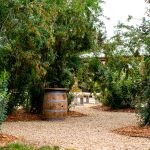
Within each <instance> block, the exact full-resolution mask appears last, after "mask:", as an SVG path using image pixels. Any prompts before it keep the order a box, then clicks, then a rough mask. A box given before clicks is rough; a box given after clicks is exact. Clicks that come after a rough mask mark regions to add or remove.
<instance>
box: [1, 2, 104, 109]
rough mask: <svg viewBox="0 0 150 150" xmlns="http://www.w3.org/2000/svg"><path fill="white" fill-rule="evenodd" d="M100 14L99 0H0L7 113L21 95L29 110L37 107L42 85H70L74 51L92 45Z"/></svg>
mask: <svg viewBox="0 0 150 150" xmlns="http://www.w3.org/2000/svg"><path fill="white" fill-rule="evenodd" d="M81 3H82V5H81ZM101 13H102V10H101V7H100V1H99V0H85V1H82V2H81V1H68V0H64V1H59V0H56V1H49V0H43V1H39V0H34V1H33V0H32V1H30V0H18V1H4V0H2V1H1V2H0V18H1V20H0V30H1V33H0V37H1V41H0V45H1V47H0V50H1V56H2V57H1V59H0V63H1V64H2V65H1V67H0V69H1V70H4V69H6V71H8V72H9V76H10V77H9V83H8V92H9V93H10V99H9V102H8V106H9V107H8V108H9V111H12V108H14V107H15V106H17V105H20V104H23V103H24V102H25V100H26V99H27V98H26V94H25V93H27V94H28V97H30V99H32V100H31V101H32V103H31V104H32V110H33V111H41V103H42V101H41V97H42V89H43V86H44V83H47V82H49V85H50V86H52V87H58V86H59V87H62V86H63V87H70V86H71V85H72V84H73V77H74V74H75V70H76V69H77V68H78V67H79V61H78V60H79V57H78V54H79V53H80V52H83V51H89V50H91V49H93V48H94V47H95V45H96V38H97V24H99V25H101V22H98V21H97V18H98V16H99V15H101ZM73 60H76V62H77V64H76V63H73ZM35 93H36V94H35ZM39 107H40V108H39Z"/></svg>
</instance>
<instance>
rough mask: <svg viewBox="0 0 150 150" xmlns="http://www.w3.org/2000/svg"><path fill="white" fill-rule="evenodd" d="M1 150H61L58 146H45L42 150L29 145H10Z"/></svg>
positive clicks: (0, 148)
mask: <svg viewBox="0 0 150 150" xmlns="http://www.w3.org/2000/svg"><path fill="white" fill-rule="evenodd" d="M0 150H60V148H59V147H58V146H54V147H49V146H43V147H40V148H33V147H32V146H29V145H23V144H18V143H12V144H8V145H7V146H5V147H0Z"/></svg>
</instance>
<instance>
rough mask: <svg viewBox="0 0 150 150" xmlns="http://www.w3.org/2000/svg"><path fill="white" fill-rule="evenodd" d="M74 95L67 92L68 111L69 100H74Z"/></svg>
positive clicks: (69, 106)
mask: <svg viewBox="0 0 150 150" xmlns="http://www.w3.org/2000/svg"><path fill="white" fill-rule="evenodd" d="M74 98H75V95H74V94H73V93H71V92H69V93H67V100H68V111H69V109H70V108H71V102H72V101H73V100H74Z"/></svg>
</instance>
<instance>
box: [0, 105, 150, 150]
mask: <svg viewBox="0 0 150 150" xmlns="http://www.w3.org/2000/svg"><path fill="white" fill-rule="evenodd" d="M73 110H76V111H79V112H82V113H84V114H87V115H88V116H84V117H68V118H67V119H65V120H64V121H31V122H5V123H4V124H3V126H2V131H3V132H4V133H7V134H11V135H15V136H19V137H23V138H24V139H26V140H27V143H29V144H33V145H35V146H43V145H49V146H55V145H57V146H60V147H61V148H62V149H64V148H74V149H76V150H150V139H146V138H137V137H136V138H135V137H128V136H123V135H118V134H116V133H113V132H112V131H111V130H112V129H115V128H120V127H124V126H128V125H135V124H136V116H135V114H134V113H123V112H103V111H98V110H94V109H92V108H89V105H84V106H77V107H76V108H74V109H73Z"/></svg>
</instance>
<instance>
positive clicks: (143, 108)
mask: <svg viewBox="0 0 150 150" xmlns="http://www.w3.org/2000/svg"><path fill="white" fill-rule="evenodd" d="M143 84H144V87H143V90H142V92H141V95H140V98H141V99H142V102H141V103H140V104H139V106H138V115H139V117H140V121H141V124H142V125H150V78H149V79H147V80H146V81H144V83H143Z"/></svg>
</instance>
